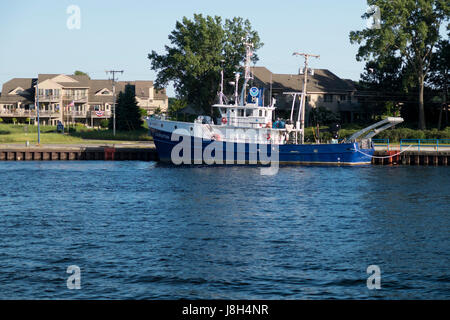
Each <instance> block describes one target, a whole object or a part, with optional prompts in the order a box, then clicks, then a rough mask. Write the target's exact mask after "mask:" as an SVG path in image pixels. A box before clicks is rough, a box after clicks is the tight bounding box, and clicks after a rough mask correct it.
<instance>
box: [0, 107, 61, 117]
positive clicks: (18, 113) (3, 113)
mask: <svg viewBox="0 0 450 320" xmlns="http://www.w3.org/2000/svg"><path fill="white" fill-rule="evenodd" d="M0 117H5V118H6V117H8V118H9V117H10V118H23V117H26V118H35V117H37V112H36V110H21V109H18V110H14V111H11V110H0ZM39 117H42V118H58V117H59V112H56V111H43V110H41V111H39Z"/></svg>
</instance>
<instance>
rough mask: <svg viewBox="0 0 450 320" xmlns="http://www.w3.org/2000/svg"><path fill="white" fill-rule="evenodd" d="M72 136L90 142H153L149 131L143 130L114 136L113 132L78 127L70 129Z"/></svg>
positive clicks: (122, 132)
mask: <svg viewBox="0 0 450 320" xmlns="http://www.w3.org/2000/svg"><path fill="white" fill-rule="evenodd" d="M69 134H70V136H72V137H77V138H81V139H89V140H120V141H152V140H153V139H152V137H151V136H149V134H148V129H146V128H142V129H139V130H135V131H117V132H116V135H115V136H114V134H113V131H112V130H107V129H90V128H86V127H76V129H75V130H74V129H73V128H71V129H70V133H69Z"/></svg>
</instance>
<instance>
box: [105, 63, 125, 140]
mask: <svg viewBox="0 0 450 320" xmlns="http://www.w3.org/2000/svg"><path fill="white" fill-rule="evenodd" d="M105 72H106V74H108V73H110V74H112V78H111V80H112V85H113V107H112V108H113V136H116V80H117V79H116V73H120V74H123V70H106V71H105Z"/></svg>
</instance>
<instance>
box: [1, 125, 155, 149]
mask: <svg viewBox="0 0 450 320" xmlns="http://www.w3.org/2000/svg"><path fill="white" fill-rule="evenodd" d="M40 136H41V143H42V144H46V143H47V144H76V143H101V142H113V141H114V142H121V141H122V142H123V141H131V142H137V141H153V139H152V138H151V137H150V136H149V135H148V130H147V129H145V128H142V129H140V130H136V131H130V132H120V131H118V132H116V136H114V135H113V132H112V130H106V129H98V130H97V129H89V128H85V127H80V126H76V127H71V128H70V129H69V132H68V133H67V128H66V133H65V134H61V133H58V132H57V131H56V126H41V134H40ZM37 140H38V138H37V126H34V125H25V124H15V125H14V124H3V123H0V144H9V143H11V144H12V143H23V144H25V143H26V142H27V141H28V142H29V143H30V144H36V143H37Z"/></svg>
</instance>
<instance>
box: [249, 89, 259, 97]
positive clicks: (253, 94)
mask: <svg viewBox="0 0 450 320" xmlns="http://www.w3.org/2000/svg"><path fill="white" fill-rule="evenodd" d="M258 94H259V89H258V88H257V87H251V88H250V95H251V96H252V97H257V96H258Z"/></svg>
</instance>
